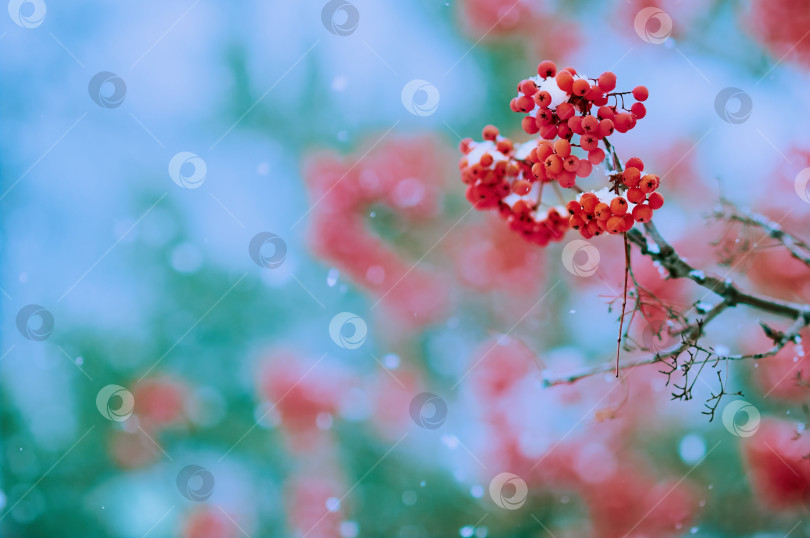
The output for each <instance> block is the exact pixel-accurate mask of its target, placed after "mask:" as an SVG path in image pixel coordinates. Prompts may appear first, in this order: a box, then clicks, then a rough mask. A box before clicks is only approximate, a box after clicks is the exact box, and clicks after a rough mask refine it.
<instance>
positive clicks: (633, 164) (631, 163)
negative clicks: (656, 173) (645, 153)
mask: <svg viewBox="0 0 810 538" xmlns="http://www.w3.org/2000/svg"><path fill="white" fill-rule="evenodd" d="M625 166H626V167H627V168H638V170H639V172H640V171H642V170H644V163H643V162H642V161H641V159H639V158H638V157H630V158H629V159H627V162H626V163H625Z"/></svg>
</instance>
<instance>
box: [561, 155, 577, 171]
mask: <svg viewBox="0 0 810 538" xmlns="http://www.w3.org/2000/svg"><path fill="white" fill-rule="evenodd" d="M563 168H565V169H566V170H568V171H569V172H576V171H577V170H578V169H579V157H577V156H576V155H569V156H568V157H566V158H565V159H564V160H563Z"/></svg>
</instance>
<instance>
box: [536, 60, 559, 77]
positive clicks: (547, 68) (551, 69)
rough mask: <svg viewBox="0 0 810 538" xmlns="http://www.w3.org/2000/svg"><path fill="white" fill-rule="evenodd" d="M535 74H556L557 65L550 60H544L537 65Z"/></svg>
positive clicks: (549, 75)
mask: <svg viewBox="0 0 810 538" xmlns="http://www.w3.org/2000/svg"><path fill="white" fill-rule="evenodd" d="M537 74H538V75H540V76H541V77H543V78H548V77H553V76H554V75H556V74H557V66H556V65H555V64H554V62H552V61H550V60H545V61H543V62H540V63H539V64H538V65H537Z"/></svg>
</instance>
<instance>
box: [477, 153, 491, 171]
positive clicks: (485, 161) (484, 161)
mask: <svg viewBox="0 0 810 538" xmlns="http://www.w3.org/2000/svg"><path fill="white" fill-rule="evenodd" d="M494 160H495V159H493V158H492V155H490V154H489V153H484V154H483V155H481V160H480V161H478V162H480V163H481V166H483V167H485V168H489V167H490V166H492V162H493V161H494Z"/></svg>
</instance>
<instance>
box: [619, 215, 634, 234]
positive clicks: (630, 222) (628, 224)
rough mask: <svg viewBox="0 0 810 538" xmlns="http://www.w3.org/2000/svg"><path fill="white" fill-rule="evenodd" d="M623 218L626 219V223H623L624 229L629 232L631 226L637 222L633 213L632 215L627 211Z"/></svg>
mask: <svg viewBox="0 0 810 538" xmlns="http://www.w3.org/2000/svg"><path fill="white" fill-rule="evenodd" d="M622 218H623V219H624V223H623V225H622V231H623V232H629V231H630V228H632V227H633V225H634V224H635V223H636V221H635V220H633V215H631V214H630V213H625V214H624V217H622Z"/></svg>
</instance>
